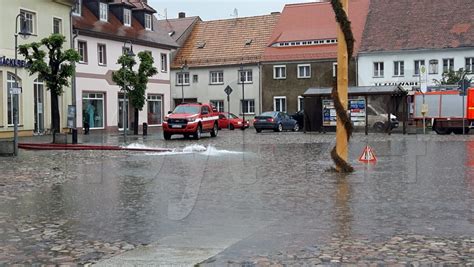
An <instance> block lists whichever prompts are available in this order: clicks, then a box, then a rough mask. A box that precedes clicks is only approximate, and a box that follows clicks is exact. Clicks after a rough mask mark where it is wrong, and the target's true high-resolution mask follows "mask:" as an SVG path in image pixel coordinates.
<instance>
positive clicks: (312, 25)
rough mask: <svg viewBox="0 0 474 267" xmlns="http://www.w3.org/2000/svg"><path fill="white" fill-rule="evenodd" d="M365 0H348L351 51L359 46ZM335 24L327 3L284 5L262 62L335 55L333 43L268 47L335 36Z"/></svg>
mask: <svg viewBox="0 0 474 267" xmlns="http://www.w3.org/2000/svg"><path fill="white" fill-rule="evenodd" d="M369 2H370V1H369V0H349V8H348V9H349V19H350V20H351V23H352V24H351V25H352V31H353V33H354V38H355V40H356V43H355V45H354V46H355V47H354V54H356V53H357V51H358V49H359V47H360V43H361V42H360V40H361V38H362V32H363V30H364V25H365V20H366V16H367V12H368V8H369ZM337 27H338V25H337V23H336V19H335V15H334V11H333V10H332V7H331V4H330V3H329V2H321V3H319V2H316V3H314V2H312V3H301V4H290V5H286V6H285V8H284V9H283V12H282V14H281V17H280V20H279V21H278V24H277V26H276V27H275V29H274V31H273V34H272V37H271V38H270V43H269V44H268V47H267V48H266V49H265V52H264V54H263V61H282V60H313V59H329V58H335V57H336V55H337V45H336V44H327V45H313V46H289V47H271V46H270V45H272V44H274V43H279V42H291V41H307V40H321V39H336V38H337Z"/></svg>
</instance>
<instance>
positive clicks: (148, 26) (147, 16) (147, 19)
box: [145, 14, 152, 31]
mask: <svg viewBox="0 0 474 267" xmlns="http://www.w3.org/2000/svg"><path fill="white" fill-rule="evenodd" d="M151 22H152V21H151V15H150V14H145V29H146V30H149V31H151V30H152V28H151V27H152V26H151Z"/></svg>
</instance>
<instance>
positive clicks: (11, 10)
mask: <svg viewBox="0 0 474 267" xmlns="http://www.w3.org/2000/svg"><path fill="white" fill-rule="evenodd" d="M73 2H74V1H73V0H34V1H32V0H15V1H2V2H1V4H2V8H1V9H0V25H2V26H1V27H0V36H1V38H0V138H7V137H12V136H13V101H12V100H13V98H12V95H11V94H10V91H9V89H10V88H11V87H13V86H14V85H15V68H14V66H15V38H14V35H15V18H16V16H17V15H18V14H20V13H22V14H23V15H24V17H25V26H26V29H27V30H28V31H29V32H31V35H30V36H29V37H28V38H27V39H23V38H21V37H20V36H19V37H18V45H22V44H27V43H31V42H39V41H41V39H42V38H44V37H47V36H49V35H51V34H52V33H61V34H63V35H64V36H66V39H67V42H66V43H65V45H64V48H65V49H67V48H70V38H71V34H70V33H71V30H70V12H71V8H72V6H73ZM18 28H20V19H18ZM18 31H19V29H18ZM22 59H23V58H22V57H21V56H18V60H19V61H17V62H16V65H17V71H18V82H19V85H20V86H21V87H22V93H21V94H20V95H19V117H18V125H19V128H18V129H19V135H20V136H27V135H33V134H35V133H36V134H41V133H44V132H47V131H48V130H49V129H50V128H51V112H50V100H49V99H50V94H49V91H48V90H47V89H46V86H45V85H44V84H43V83H42V82H41V81H39V80H38V79H37V76H36V75H33V76H30V75H29V73H28V71H27V70H26V69H25V68H24V65H25V64H24V61H22ZM63 90H64V94H63V95H62V96H61V97H60V99H59V104H60V110H61V127H62V128H65V127H66V121H67V118H66V116H65V115H66V112H67V107H68V105H69V104H71V88H63Z"/></svg>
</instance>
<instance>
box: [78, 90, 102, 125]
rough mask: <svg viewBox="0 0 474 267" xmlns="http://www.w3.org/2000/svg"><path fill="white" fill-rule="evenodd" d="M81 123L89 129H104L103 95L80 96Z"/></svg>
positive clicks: (88, 94)
mask: <svg viewBox="0 0 474 267" xmlns="http://www.w3.org/2000/svg"><path fill="white" fill-rule="evenodd" d="M82 121H83V122H84V123H88V124H89V128H91V129H92V128H104V94H102V93H83V94H82Z"/></svg>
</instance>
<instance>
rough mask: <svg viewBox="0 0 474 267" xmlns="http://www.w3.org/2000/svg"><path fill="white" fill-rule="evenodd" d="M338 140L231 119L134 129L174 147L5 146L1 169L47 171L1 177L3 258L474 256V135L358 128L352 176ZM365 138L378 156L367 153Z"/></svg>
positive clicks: (149, 142)
mask: <svg viewBox="0 0 474 267" xmlns="http://www.w3.org/2000/svg"><path fill="white" fill-rule="evenodd" d="M120 138H121V137H120V136H115V137H114V136H113V137H107V138H103V139H100V140H105V141H106V142H109V143H110V142H121V140H120ZM334 139H335V138H334V136H333V135H331V134H326V135H310V134H303V133H291V132H288V133H272V132H269V133H264V134H258V135H257V134H255V132H254V131H251V130H250V131H245V132H242V131H221V132H220V135H219V136H218V138H203V139H202V140H200V141H194V140H183V139H176V140H172V141H170V142H165V141H164V140H162V138H161V137H159V136H150V137H148V138H147V139H145V140H143V139H138V140H133V139H129V142H130V143H131V144H130V145H132V146H140V145H144V146H149V147H170V148H175V151H174V152H168V153H162V154H160V153H137V152H123V151H122V152H114V151H108V152H104V151H55V152H51V151H21V155H20V157H19V158H18V159H5V158H3V159H0V166H1V167H0V168H1V169H0V171H1V173H2V176H4V178H2V179H6V177H9V178H8V179H14V177H15V176H16V177H20V178H21V177H22V175H23V176H25V177H36V176H37V177H36V178H35V179H43V180H42V181H43V183H42V184H40V185H38V184H35V182H34V181H33V182H31V181H30V183H31V184H32V186H26V187H22V186H17V187H15V186H13V187H11V188H10V187H9V186H10V183H9V182H8V181H5V182H3V183H4V184H5V185H4V186H2V187H0V189H4V190H3V191H4V192H2V195H1V196H2V197H1V198H0V203H1V206H0V237H1V241H0V264H1V263H9V264H10V263H88V262H95V261H97V260H99V259H102V260H104V259H106V258H110V257H112V258H111V259H109V260H108V261H104V262H103V263H104V264H111V265H114V263H117V262H121V263H123V262H127V260H128V262H129V263H130V264H137V263H143V261H142V260H147V259H148V260H150V261H148V262H147V261H144V262H147V263H151V262H154V263H167V264H173V263H183V264H195V263H198V262H201V261H205V262H204V263H203V265H205V266H221V265H229V264H236V266H240V265H242V264H244V265H246V264H247V265H248V264H250V265H252V264H256V265H259V264H262V265H264V264H266V263H280V264H282V263H287V264H292V263H306V264H307V263H316V264H319V263H325V262H333V263H337V262H353V263H354V262H384V261H385V260H387V259H389V260H390V259H391V258H394V259H393V261H388V263H390V262H402V263H404V262H452V263H463V264H467V263H472V262H473V258H474V250H473V249H472V248H473V247H474V226H473V224H474V219H473V214H474V171H473V170H474V169H473V167H474V139H472V138H471V137H470V136H466V137H462V136H454V135H453V136H436V135H429V136H426V137H420V136H419V137H416V136H400V135H392V136H385V135H371V136H369V137H368V138H366V137H365V136H362V135H356V136H355V137H354V138H353V139H352V140H351V147H350V158H351V159H352V163H353V165H354V167H355V169H356V172H355V173H354V174H351V175H348V176H341V175H338V174H335V173H332V172H328V171H327V170H328V169H329V168H330V167H331V166H332V164H331V162H330V160H329V151H330V149H331V148H332V146H333V145H334V143H333V140H334ZM471 139H472V140H471ZM366 144H369V145H370V146H372V147H373V148H374V150H375V153H376V156H377V159H378V161H377V163H376V164H371V165H365V164H361V163H359V162H357V158H358V157H359V155H360V153H361V152H362V150H363V148H364V147H365V145H366ZM45 177H51V178H48V179H46V180H45ZM20 180H21V179H20ZM25 181H28V179H27V178H25ZM19 184H20V185H21V183H19ZM28 191H29V192H28ZM390 242H391V243H390ZM443 244H444V245H443ZM388 245H390V246H392V247H390V246H388ZM384 247H387V248H386V250H383V248H384ZM168 250H169V253H168V254H166V253H164V254H163V251H168ZM381 250H382V251H381ZM405 250H406V252H405ZM124 251H130V252H128V253H125V254H122V255H121V256H118V257H113V256H114V255H119V254H121V253H123V252H124ZM185 251H187V252H188V254H183V253H182V252H185ZM354 251H357V253H354ZM364 251H368V252H367V253H365V252H364ZM387 251H388V252H387ZM391 251H392V252H393V253H392V254H391V255H387V253H390V252H391ZM194 252H195V253H194ZM160 253H161V254H162V255H158V254H160ZM180 253H181V254H180ZM193 253H194V254H195V256H193V255H191V254H193ZM351 253H352V254H356V255H352V256H351ZM397 253H398V254H397ZM400 253H401V254H400ZM137 255H138V256H137ZM140 255H141V256H140ZM170 255H174V258H172V257H170ZM176 255H177V256H176ZM179 255H181V258H180V256H179ZM361 255H362V256H361ZM364 255H365V256H364ZM393 255H395V257H394V256H393ZM419 255H425V256H424V258H423V257H418V256H419ZM430 255H431V256H432V257H430ZM167 257H168V259H167ZM442 257H445V258H444V259H443V258H442ZM208 258H209V259H208ZM190 259H191V261H193V262H190V261H189V260H190ZM206 259H207V260H206ZM167 260H168V262H166V261H167Z"/></svg>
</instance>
